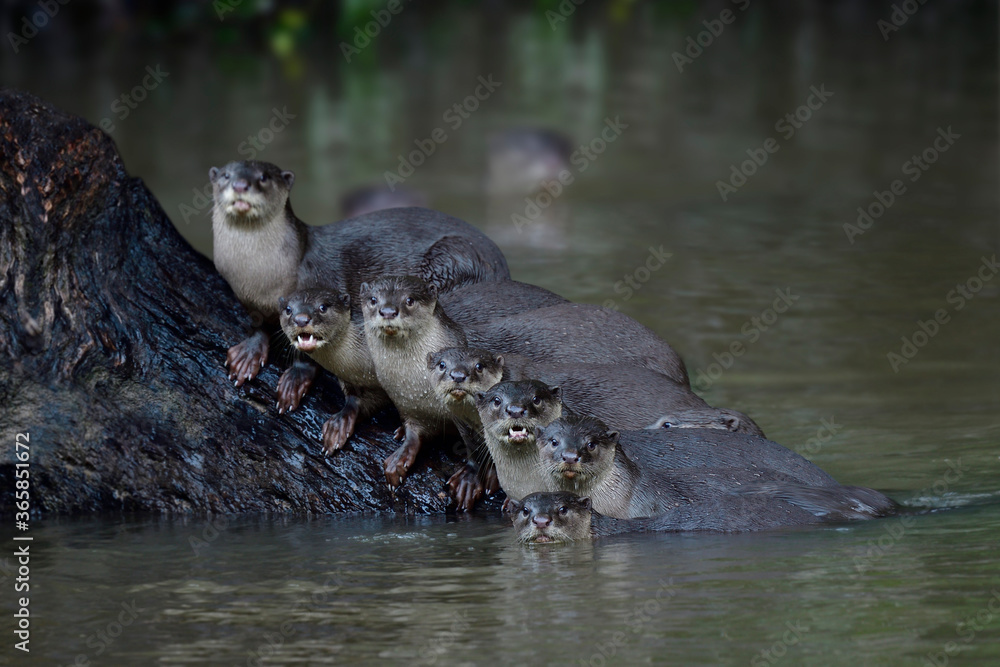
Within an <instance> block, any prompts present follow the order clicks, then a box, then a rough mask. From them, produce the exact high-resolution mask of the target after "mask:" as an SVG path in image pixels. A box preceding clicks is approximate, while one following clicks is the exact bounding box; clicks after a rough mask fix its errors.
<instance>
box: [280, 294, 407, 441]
mask: <svg viewBox="0 0 1000 667" xmlns="http://www.w3.org/2000/svg"><path fill="white" fill-rule="evenodd" d="M280 307H281V316H280V321H281V328H282V330H283V331H284V333H285V335H286V336H287V337H288V340H290V341H291V342H292V345H293V346H294V347H295V348H296V349H297V350H299V351H300V352H305V353H306V354H308V355H309V357H310V358H312V359H313V360H314V361H315V362H316V363H318V364H319V365H320V366H322V367H323V368H325V369H326V370H328V371H330V372H331V373H333V374H334V375H335V376H337V381H338V382H339V383H340V388H341V390H342V391H343V392H344V407H343V409H342V410H341V411H340V412H338V413H337V414H336V415H334V416H333V417H331V418H330V419H329V420H328V421H327V422H326V423H325V424H324V425H323V451H324V452H325V453H326V454H331V453H333V452H335V451H336V450H338V449H340V448H341V447H343V446H344V444H345V443H346V442H347V439H348V438H350V437H351V435H352V434H353V433H354V427H355V424H356V422H357V419H358V417H366V416H368V415H371V414H374V413H375V412H377V411H378V410H379V409H381V408H382V407H383V406H385V405H387V404H388V403H389V398H388V396H386V394H385V392H384V391H383V390H382V387H381V385H379V382H378V377H377V376H376V374H375V363H374V362H373V361H372V356H371V352H370V351H369V350H368V345H367V344H366V342H365V338H364V322H363V321H362V320H361V318H360V317H359V316H358V315H352V312H351V297H350V295H348V294H338V293H336V292H332V291H330V290H328V289H322V288H312V289H303V290H297V291H295V292H294V293H292V294H291V295H289V296H288V298H284V297H283V298H282V299H280ZM293 368H295V366H293ZM286 375H287V373H286ZM284 379H285V377H284V376H282V381H284ZM299 386H300V387H301V385H299Z"/></svg>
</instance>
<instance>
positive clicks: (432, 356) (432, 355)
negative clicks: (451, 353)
mask: <svg viewBox="0 0 1000 667" xmlns="http://www.w3.org/2000/svg"><path fill="white" fill-rule="evenodd" d="M439 354H441V353H440V352H428V353H427V370H430V369H432V368H434V367H435V366H437V361H436V359H437V356H438V355H439Z"/></svg>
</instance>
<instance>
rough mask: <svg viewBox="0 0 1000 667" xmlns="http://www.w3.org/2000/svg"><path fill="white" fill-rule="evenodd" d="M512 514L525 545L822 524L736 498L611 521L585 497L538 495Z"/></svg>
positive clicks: (788, 507)
mask: <svg viewBox="0 0 1000 667" xmlns="http://www.w3.org/2000/svg"><path fill="white" fill-rule="evenodd" d="M511 512H512V520H513V524H514V530H515V531H516V533H517V539H518V541H520V542H523V543H526V544H544V543H556V542H577V541H583V540H591V539H597V538H601V537H608V536H611V535H622V534H627V533H663V532H689V531H711V532H725V533H732V532H747V531H755V530H773V529H776V528H789V527H794V526H808V525H814V524H818V523H821V522H822V520H821V519H820V518H818V517H816V516H815V515H813V514H811V513H810V512H808V511H806V510H804V509H801V508H799V507H796V506H795V505H792V504H790V503H787V502H785V501H783V500H780V499H775V498H768V497H747V496H739V495H725V496H719V497H716V498H713V499H711V500H705V501H700V502H697V503H691V504H686V505H682V506H680V507H677V508H676V509H673V510H670V511H668V512H666V513H664V514H662V515H660V516H656V517H649V518H642V519H616V518H614V517H609V516H605V515H603V514H601V513H599V512H597V511H596V510H595V509H593V507H592V505H591V501H590V499H589V498H582V497H580V496H577V495H575V494H572V493H568V492H556V493H546V492H541V493H533V494H531V495H529V496H527V497H526V498H525V499H524V500H522V501H520V502H512V503H511Z"/></svg>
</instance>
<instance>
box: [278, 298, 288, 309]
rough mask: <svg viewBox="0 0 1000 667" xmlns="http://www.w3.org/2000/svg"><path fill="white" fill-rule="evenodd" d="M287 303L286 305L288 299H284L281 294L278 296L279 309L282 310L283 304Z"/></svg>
mask: <svg viewBox="0 0 1000 667" xmlns="http://www.w3.org/2000/svg"><path fill="white" fill-rule="evenodd" d="M287 305H288V299H286V298H285V297H283V296H279V297H278V308H279V309H281V310H284V309H285V306H287Z"/></svg>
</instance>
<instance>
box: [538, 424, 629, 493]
mask: <svg viewBox="0 0 1000 667" xmlns="http://www.w3.org/2000/svg"><path fill="white" fill-rule="evenodd" d="M535 442H536V444H537V446H538V460H539V461H540V463H541V465H542V469H543V470H544V472H545V473H546V474H547V475H549V477H550V478H551V479H552V481H553V482H554V483H555V485H556V487H557V488H559V489H562V490H564V491H574V492H581V493H584V492H588V491H589V489H590V488H591V487H592V486H593V485H594V484H595V483H596V482H598V481H599V480H600V479H601V478H602V477H604V475H606V474H607V473H608V472H609V471H610V470H611V468H612V466H613V464H614V459H615V450H616V448H617V446H618V431H612V430H610V429H608V427H607V426H605V425H604V423H603V422H602V421H600V420H599V419H595V418H593V417H579V416H576V415H567V416H565V417H563V418H562V419H559V420H556V421H554V422H552V423H551V424H549V425H548V426H546V427H544V428H538V429H536V430H535Z"/></svg>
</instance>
